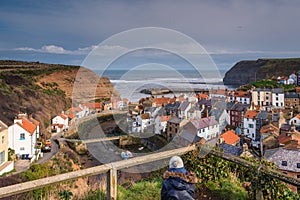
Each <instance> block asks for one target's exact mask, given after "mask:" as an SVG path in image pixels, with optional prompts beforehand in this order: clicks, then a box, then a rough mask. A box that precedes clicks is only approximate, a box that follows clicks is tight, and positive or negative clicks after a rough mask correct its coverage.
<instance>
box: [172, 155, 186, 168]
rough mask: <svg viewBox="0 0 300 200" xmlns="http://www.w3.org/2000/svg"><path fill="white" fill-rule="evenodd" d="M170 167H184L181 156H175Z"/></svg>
mask: <svg viewBox="0 0 300 200" xmlns="http://www.w3.org/2000/svg"><path fill="white" fill-rule="evenodd" d="M169 168H183V161H182V159H181V158H180V157H179V156H173V157H172V158H171V160H170V162H169Z"/></svg>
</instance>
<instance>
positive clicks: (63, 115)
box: [59, 113, 68, 120]
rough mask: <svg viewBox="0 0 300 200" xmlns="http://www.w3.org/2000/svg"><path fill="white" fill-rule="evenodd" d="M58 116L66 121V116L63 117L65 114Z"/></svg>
mask: <svg viewBox="0 0 300 200" xmlns="http://www.w3.org/2000/svg"><path fill="white" fill-rule="evenodd" d="M59 116H60V117H61V118H63V119H64V120H66V119H68V116H67V115H65V114H62V113H61V114H60V115H59Z"/></svg>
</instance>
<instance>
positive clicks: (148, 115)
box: [141, 113, 150, 119]
mask: <svg viewBox="0 0 300 200" xmlns="http://www.w3.org/2000/svg"><path fill="white" fill-rule="evenodd" d="M141 118H142V119H150V114H149V113H145V114H141Z"/></svg>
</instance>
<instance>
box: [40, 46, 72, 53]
mask: <svg viewBox="0 0 300 200" xmlns="http://www.w3.org/2000/svg"><path fill="white" fill-rule="evenodd" d="M40 50H41V51H42V52H46V53H56V54H67V53H68V51H67V50H65V49H64V48H63V47H59V46H55V45H45V46H43V47H42V48H41V49H40Z"/></svg>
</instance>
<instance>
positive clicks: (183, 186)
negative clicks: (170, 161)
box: [161, 171, 198, 200]
mask: <svg viewBox="0 0 300 200" xmlns="http://www.w3.org/2000/svg"><path fill="white" fill-rule="evenodd" d="M163 178H164V181H163V183H162V189H161V200H191V199H194V193H195V191H194V184H195V183H197V181H198V179H197V176H196V174H195V173H188V174H187V175H184V174H183V173H178V172H170V171H166V172H165V173H164V175H163Z"/></svg>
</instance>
